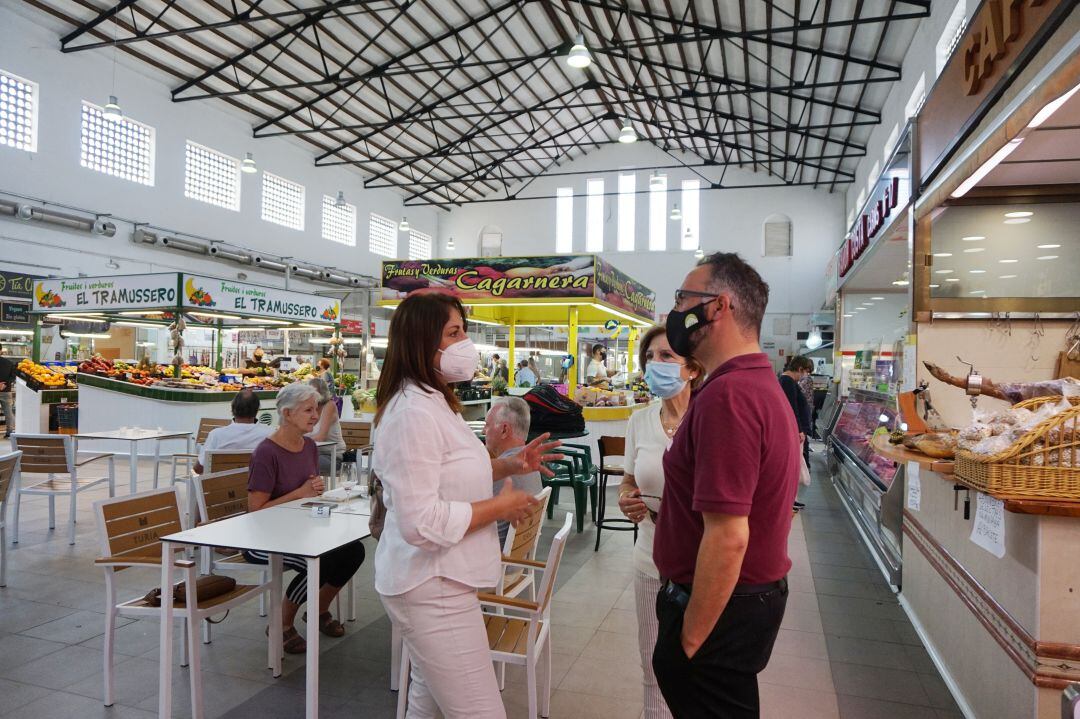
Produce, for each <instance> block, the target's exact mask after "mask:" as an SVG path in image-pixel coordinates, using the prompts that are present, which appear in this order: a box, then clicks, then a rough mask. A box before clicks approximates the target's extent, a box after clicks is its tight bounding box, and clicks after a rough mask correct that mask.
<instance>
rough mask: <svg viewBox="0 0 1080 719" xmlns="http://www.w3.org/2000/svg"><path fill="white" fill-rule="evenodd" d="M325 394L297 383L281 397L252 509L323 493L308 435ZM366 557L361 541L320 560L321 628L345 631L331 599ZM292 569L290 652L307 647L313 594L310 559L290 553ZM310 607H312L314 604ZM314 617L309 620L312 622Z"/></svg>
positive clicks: (251, 556) (254, 481) (257, 472)
mask: <svg viewBox="0 0 1080 719" xmlns="http://www.w3.org/2000/svg"><path fill="white" fill-rule="evenodd" d="M319 399H320V397H319V393H318V392H317V391H316V390H315V388H314V387H311V386H309V385H306V384H302V383H300V382H297V383H296V384H291V385H288V386H286V387H284V388H283V389H282V390H281V391H280V392H278V396H277V411H278V418H279V420H280V422H279V426H278V428H277V429H276V430H274V433H273V434H271V435H270V436H269V437H268V438H267V439H265V440H263V442H262V443H261V444H259V446H258V447H257V448H256V449H255V451H254V452H253V453H252V455H251V465H250V471H249V474H248V511H251V512H255V511H258V510H260V509H264V508H266V507H273V506H274V505H277V504H283V503H285V502H291V501H292V500H294V499H302V498H304V497H317V496H319V495H320V494H322V492H323V489H325V485H324V483H323V480H322V478H321V477H320V476H319V451H318V448H317V447H316V446H315V441H314V440H312V439H311V438H310V437H305V436H304V435H305V434H308V433H309V432H311V430H312V428H314V427H315V423H316V422H318V420H319ZM244 558H245V559H246V560H247V561H249V562H253V563H255V564H267V563H268V562H269V557H268V556H267V554H266V553H265V552H250V551H245V552H244ZM363 562H364V545H363V544H361V543H360V541H359V540H357V541H355V542H352V543H350V544H346V545H345V546H343V547H339V548H338V549H335V550H334V551H332V552H329V553H327V554H324V555H323V556H322V557H320V559H319V563H320V564H319V575H320V577H321V578H322V585H321V586H320V588H319V619H318V627H319V631H321V632H322V633H323V634H325V635H327V636H330V637H340V636H342V635H344V634H345V627H344V626H342V624H341V622H339V621H338V620H336V619H334V617H333V615H332V614H331V613H330V602H332V601H333V599H334V597H336V596H337V594H338V592H339V591H341V588H342V587H344V586H345V585H346V584H347V583H348V581H349V580H350V579H351V578H352V576H353V575H354V574H356V570H357V569H359V568H360V565H361V564H362V563H363ZM283 563H284V565H285V568H286V569H292V570H293V571H295V572H296V573H297V574H296V577H295V578H293V580H292V582H291V583H290V584H289V586H288V588H287V589H286V590H285V600H284V601H283V602H282V608H281V619H282V623H283V624H284V634H283V640H284V647H285V651H286V652H288V653H289V654H302V653H304V652H305V651H307V642H306V641H305V640H304V638H303V637H302V636H300V634H299V632H297V631H296V627H294V626H293V624H294V622H295V621H296V613H297V612H298V611H299V610H300V605H301V604H303V602H304V601H305V599H306V597H307V564H306V562H305V560H304V559H302V558H301V557H293V556H289V555H286V556H285V557H284V558H283ZM309 611H310V609H309ZM311 625H312V623H311V622H309V623H308V626H309V627H310V626H311Z"/></svg>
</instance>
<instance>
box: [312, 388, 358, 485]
mask: <svg viewBox="0 0 1080 719" xmlns="http://www.w3.org/2000/svg"><path fill="white" fill-rule="evenodd" d="M308 384H309V385H311V386H312V387H314V388H315V391H316V392H318V393H319V422H318V423H317V424H316V425H315V428H314V429H312V430H311V433H310V434H308V436H309V437H311V438H312V439H313V440H315V441H316V442H333V443H334V444H333V445H332V446H331V445H326V446H324V447H320V448H319V474H321V475H324V476H325V475H329V474H330V473H331V472H332V471H333V467H332V466H331V465H332V464H333V460H334V450H335V449H336V450H337V457H338V461H339V462H340V461H341V457H342V455H344V454H345V450H346V449H348V447H347V446H346V444H345V437H344V436H343V435H342V434H341V416H340V415H339V414H338V408H337V404H335V403H334V396H333V395H332V394H330V388H329V387H328V386H327V385H326V382H324V381H323V380H321V379H319V378H318V377H312V378H311V379H309V380H308Z"/></svg>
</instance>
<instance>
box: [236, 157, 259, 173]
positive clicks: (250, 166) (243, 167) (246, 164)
mask: <svg viewBox="0 0 1080 719" xmlns="http://www.w3.org/2000/svg"><path fill="white" fill-rule="evenodd" d="M258 169H259V168H258V167H256V166H255V158H254V157H252V155H251V153H250V152H245V153H244V161H243V162H241V163H240V171H241V172H245V173H247V174H249V175H250V174H252V173H253V172H256V171H257V170H258Z"/></svg>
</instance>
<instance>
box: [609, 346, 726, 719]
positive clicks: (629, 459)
mask: <svg viewBox="0 0 1080 719" xmlns="http://www.w3.org/2000/svg"><path fill="white" fill-rule="evenodd" d="M639 353H640V356H639V358H638V359H639V363H640V364H639V366H641V367H644V368H645V382H646V383H647V384H648V385H649V391H650V392H652V393H653V395H655V396H657V397H659V398H660V400H661V401H660V402H659V403H655V402H654V403H653V404H651V405H649V406H648V407H646V408H645V409H643V410H639V411H637V412H635V413H634V414H632V415H630V422H629V424H628V425H627V428H626V452H625V455H624V462H623V469H624V474H623V481H622V484H621V485H620V486H619V509H621V510H622V512H623V514H625V515H626V516H627V518H629V519H630V520H631V521H633V522H637V523H638V538H637V542H636V543H635V544H634V596H635V598H636V604H637V620H638V648H639V649H640V651H641V670H642V674H643V675H644V684H645V719H663V718H666V717H670V716H671V712H670V711H669V710H668V708H667V704H665V703H664V697H663V696H662V695H661V694H660V688H659V687H658V686H657V684H656V675H655V674H654V673H653V667H652V655H653V649H654V648H655V647H656V631H657V622H656V595H657V593H658V592H659V591H660V574H659V572H657V569H656V565H655V564H654V563H653V558H652V548H653V532H654V530H655V524H654V520H655V517H656V513H657V511H658V510H659V509H660V500H659V499H657V498H658V497H660V496H661V495H663V493H664V468H663V466H662V462H663V458H664V452H665V451H667V448H668V447H670V446H671V437H672V436H673V435H674V434H675V431H676V430H677V429H678V428H679V423H680V422H682V419H683V417H684V416H685V415H686V410H687V408H688V407H689V406H690V392H691V391H692V390H694V389H697V388H698V387H699V386H700V385H701V383H702V381H703V380H704V378H705V370H704V368H703V367H702V366H701V365H700V364H699V363H698V362H697V360H695V359H693V358H691V357H682V356H680V355H677V354H675V353H674V352H673V351H672V350H671V346H670V345H669V344H668V341H667V336H666V335H665V333H664V328H663V327H653V328H652V329H650V330H649V331H648V332H646V333H645V336H644V337H642V339H641V348H640V350H639ZM643 494H644V495H645V496H644V497H643V496H642V495H643Z"/></svg>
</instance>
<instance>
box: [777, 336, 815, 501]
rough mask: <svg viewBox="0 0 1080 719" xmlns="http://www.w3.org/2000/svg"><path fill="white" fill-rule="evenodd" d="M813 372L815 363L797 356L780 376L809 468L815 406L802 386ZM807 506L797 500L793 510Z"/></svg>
mask: <svg viewBox="0 0 1080 719" xmlns="http://www.w3.org/2000/svg"><path fill="white" fill-rule="evenodd" d="M813 370H814V363H813V362H811V361H810V360H809V359H807V358H806V357H803V356H802V355H795V356H794V357H792V358H791V359H790V360H788V363H787V366H786V367H785V368H784V371H783V373H782V374H781V375H780V388H781V389H782V390H784V396H785V397H787V401H788V404H789V405H791V411H792V413H793V414H794V415H795V422H796V424H798V425H799V442H800V444H801V446H802V456H803V461H804V462H806V466H807V468H809V467H810V435H811V433H812V432H813V430H812V429H811V425H810V418H811V417H812V416H813V404H810V403H808V402H807V401H806V395H805V394H803V391H802V389H801V388H800V384H801V383H802V381H803V380H804V379H808V378H809V377H810V373H811V372H812V371H813ZM797 496H798V495H796V497H797ZM805 506H806V505H805V504H803V503H802V502H800V501H799V500H798V499H796V500H795V503H794V504H793V505H792V508H793V509H794V510H795V511H796V512H798V511H800V510H801V509H802V508H803V507H805Z"/></svg>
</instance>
